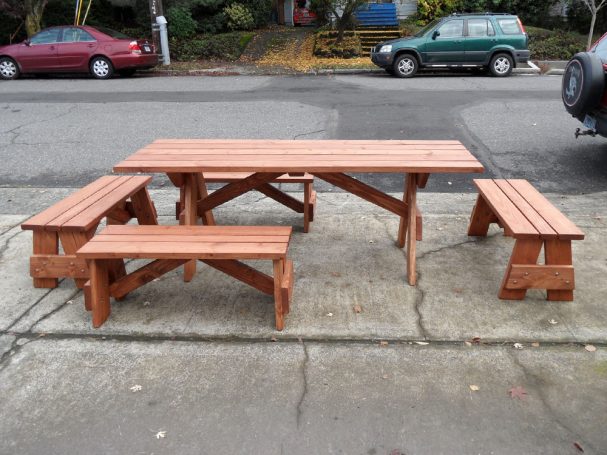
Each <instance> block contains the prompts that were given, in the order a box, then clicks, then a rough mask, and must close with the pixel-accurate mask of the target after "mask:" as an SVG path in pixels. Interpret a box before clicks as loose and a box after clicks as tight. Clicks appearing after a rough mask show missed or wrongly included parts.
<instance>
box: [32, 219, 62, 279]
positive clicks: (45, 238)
mask: <svg viewBox="0 0 607 455" xmlns="http://www.w3.org/2000/svg"><path fill="white" fill-rule="evenodd" d="M33 237H34V239H33V243H34V254H48V255H56V254H57V253H58V252H59V237H58V236H57V233H56V232H48V231H42V230H36V231H34V232H33ZM58 284H59V282H58V280H57V278H35V277H34V287H35V288H48V289H54V288H56V287H57V286H58Z"/></svg>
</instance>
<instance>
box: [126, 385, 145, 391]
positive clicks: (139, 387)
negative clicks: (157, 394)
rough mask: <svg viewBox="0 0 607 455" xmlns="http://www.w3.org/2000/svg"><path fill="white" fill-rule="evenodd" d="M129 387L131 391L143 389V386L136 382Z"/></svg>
mask: <svg viewBox="0 0 607 455" xmlns="http://www.w3.org/2000/svg"><path fill="white" fill-rule="evenodd" d="M129 389H131V392H139V391H140V390H141V389H143V387H141V386H140V385H139V384H135V385H134V386H133V387H129Z"/></svg>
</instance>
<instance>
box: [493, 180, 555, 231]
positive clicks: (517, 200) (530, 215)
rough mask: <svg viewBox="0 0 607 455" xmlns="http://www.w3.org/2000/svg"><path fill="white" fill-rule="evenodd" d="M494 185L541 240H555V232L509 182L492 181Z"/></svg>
mask: <svg viewBox="0 0 607 455" xmlns="http://www.w3.org/2000/svg"><path fill="white" fill-rule="evenodd" d="M494 182H495V184H496V185H497V186H498V187H499V188H500V189H501V190H502V191H503V192H504V194H505V195H506V196H508V199H510V200H511V201H512V203H513V204H514V205H515V206H516V208H517V209H519V210H520V212H521V213H522V214H523V215H524V216H525V218H527V220H529V222H530V223H531V224H532V225H533V227H534V228H535V229H536V230H537V232H538V233H539V234H540V236H541V237H542V238H556V236H557V235H556V232H555V231H554V229H552V228H551V227H550V225H549V224H548V223H547V222H546V220H544V218H542V217H541V216H540V215H539V214H538V213H537V211H536V209H535V207H532V206H531V204H529V202H527V201H526V200H525V199H524V198H523V197H522V196H521V195H520V194H519V193H518V192H517V191H516V190H515V189H514V187H512V185H511V184H510V183H509V182H510V181H509V180H494Z"/></svg>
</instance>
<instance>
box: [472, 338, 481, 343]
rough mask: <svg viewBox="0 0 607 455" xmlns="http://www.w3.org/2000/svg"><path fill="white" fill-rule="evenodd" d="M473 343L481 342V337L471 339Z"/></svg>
mask: <svg viewBox="0 0 607 455" xmlns="http://www.w3.org/2000/svg"><path fill="white" fill-rule="evenodd" d="M470 342H471V343H472V344H481V337H474V338H472V339H471V340H470Z"/></svg>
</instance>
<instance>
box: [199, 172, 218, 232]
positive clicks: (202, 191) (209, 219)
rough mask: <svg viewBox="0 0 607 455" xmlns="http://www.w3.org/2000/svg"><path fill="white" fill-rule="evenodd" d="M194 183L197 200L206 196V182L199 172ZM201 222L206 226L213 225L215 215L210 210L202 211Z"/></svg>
mask: <svg viewBox="0 0 607 455" xmlns="http://www.w3.org/2000/svg"><path fill="white" fill-rule="evenodd" d="M196 185H197V186H198V198H197V201H198V200H200V199H204V198H205V197H208V195H209V193H208V191H207V184H206V182H205V180H204V177H203V175H202V173H201V172H199V173H197V174H196ZM202 222H203V224H206V225H207V226H215V217H214V216H213V211H212V210H208V211H206V212H203V214H202Z"/></svg>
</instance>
